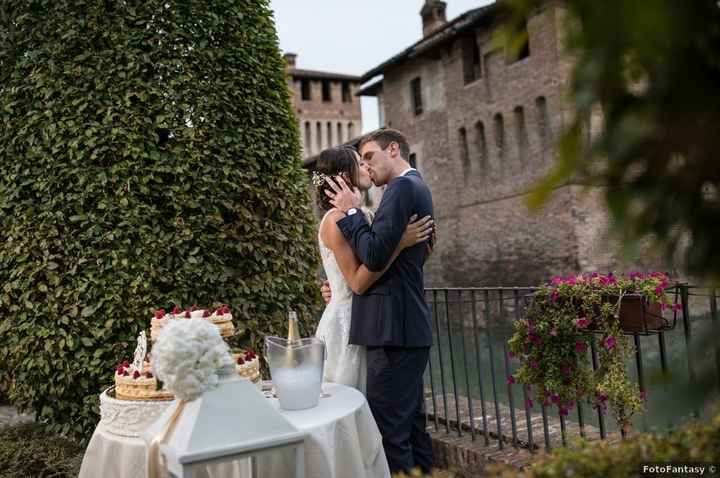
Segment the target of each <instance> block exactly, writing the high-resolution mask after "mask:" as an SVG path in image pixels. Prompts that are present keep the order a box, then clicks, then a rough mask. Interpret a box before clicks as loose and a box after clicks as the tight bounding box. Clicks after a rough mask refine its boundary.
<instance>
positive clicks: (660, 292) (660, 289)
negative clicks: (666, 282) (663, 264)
mask: <svg viewBox="0 0 720 478" xmlns="http://www.w3.org/2000/svg"><path fill="white" fill-rule="evenodd" d="M664 291H665V289H664V288H663V287H662V286H661V285H659V286H657V287H655V293H656V294H657V295H660V294H662V293H663V292H664Z"/></svg>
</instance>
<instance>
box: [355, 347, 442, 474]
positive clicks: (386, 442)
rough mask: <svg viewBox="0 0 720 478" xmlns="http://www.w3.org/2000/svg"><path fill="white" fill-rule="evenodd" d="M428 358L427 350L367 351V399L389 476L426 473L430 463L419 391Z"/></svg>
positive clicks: (429, 442)
mask: <svg viewBox="0 0 720 478" xmlns="http://www.w3.org/2000/svg"><path fill="white" fill-rule="evenodd" d="M429 354H430V348H429V347H419V348H403V347H367V369H368V374H367V399H368V403H369V404H370V409H371V410H372V413H373V416H374V417H375V421H376V422H377V425H378V428H380V433H381V435H382V437H383V447H384V448H385V455H386V456H387V460H388V464H389V465H390V471H391V472H392V473H397V472H399V471H410V470H411V469H412V468H414V467H420V468H421V469H422V470H423V471H424V472H426V473H427V472H429V471H430V467H431V466H432V463H433V455H432V442H431V440H430V435H429V434H428V433H427V432H426V431H425V400H424V390H423V373H424V372H425V367H426V366H427V363H428V357H429Z"/></svg>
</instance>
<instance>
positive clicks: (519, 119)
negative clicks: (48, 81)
mask: <svg viewBox="0 0 720 478" xmlns="http://www.w3.org/2000/svg"><path fill="white" fill-rule="evenodd" d="M513 115H514V116H515V136H516V138H517V142H518V159H519V160H520V163H521V164H522V163H524V162H525V160H526V158H527V149H528V137H527V129H526V128H525V111H524V110H523V107H522V106H516V107H515V109H514V110H513Z"/></svg>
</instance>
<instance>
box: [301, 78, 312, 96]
mask: <svg viewBox="0 0 720 478" xmlns="http://www.w3.org/2000/svg"><path fill="white" fill-rule="evenodd" d="M300 96H301V98H302V100H303V101H310V100H311V99H312V96H311V94H310V80H308V79H307V78H303V79H302V80H300Z"/></svg>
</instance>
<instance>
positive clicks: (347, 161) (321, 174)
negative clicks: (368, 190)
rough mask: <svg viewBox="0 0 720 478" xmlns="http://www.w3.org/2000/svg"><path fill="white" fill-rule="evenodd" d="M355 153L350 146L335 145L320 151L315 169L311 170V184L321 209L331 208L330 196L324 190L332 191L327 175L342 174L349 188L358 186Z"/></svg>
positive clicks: (327, 209)
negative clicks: (313, 186)
mask: <svg viewBox="0 0 720 478" xmlns="http://www.w3.org/2000/svg"><path fill="white" fill-rule="evenodd" d="M356 154H357V153H356V152H355V150H354V149H353V148H351V147H350V146H335V147H333V148H328V149H326V150H324V151H323V152H322V153H320V157H319V158H318V160H317V163H316V166H315V170H314V171H313V184H314V185H315V192H316V199H317V204H318V207H319V208H320V209H321V210H322V211H329V210H330V209H332V208H333V205H332V203H331V202H330V196H328V195H327V194H326V193H325V191H330V192H333V189H332V188H331V187H330V185H329V184H328V182H327V178H328V177H332V178H333V179H334V177H335V176H342V178H343V179H344V180H345V182H346V183H347V184H348V186H350V187H351V188H357V187H358V172H359V171H358V168H359V166H358V162H357V159H356V158H355V155H356Z"/></svg>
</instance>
